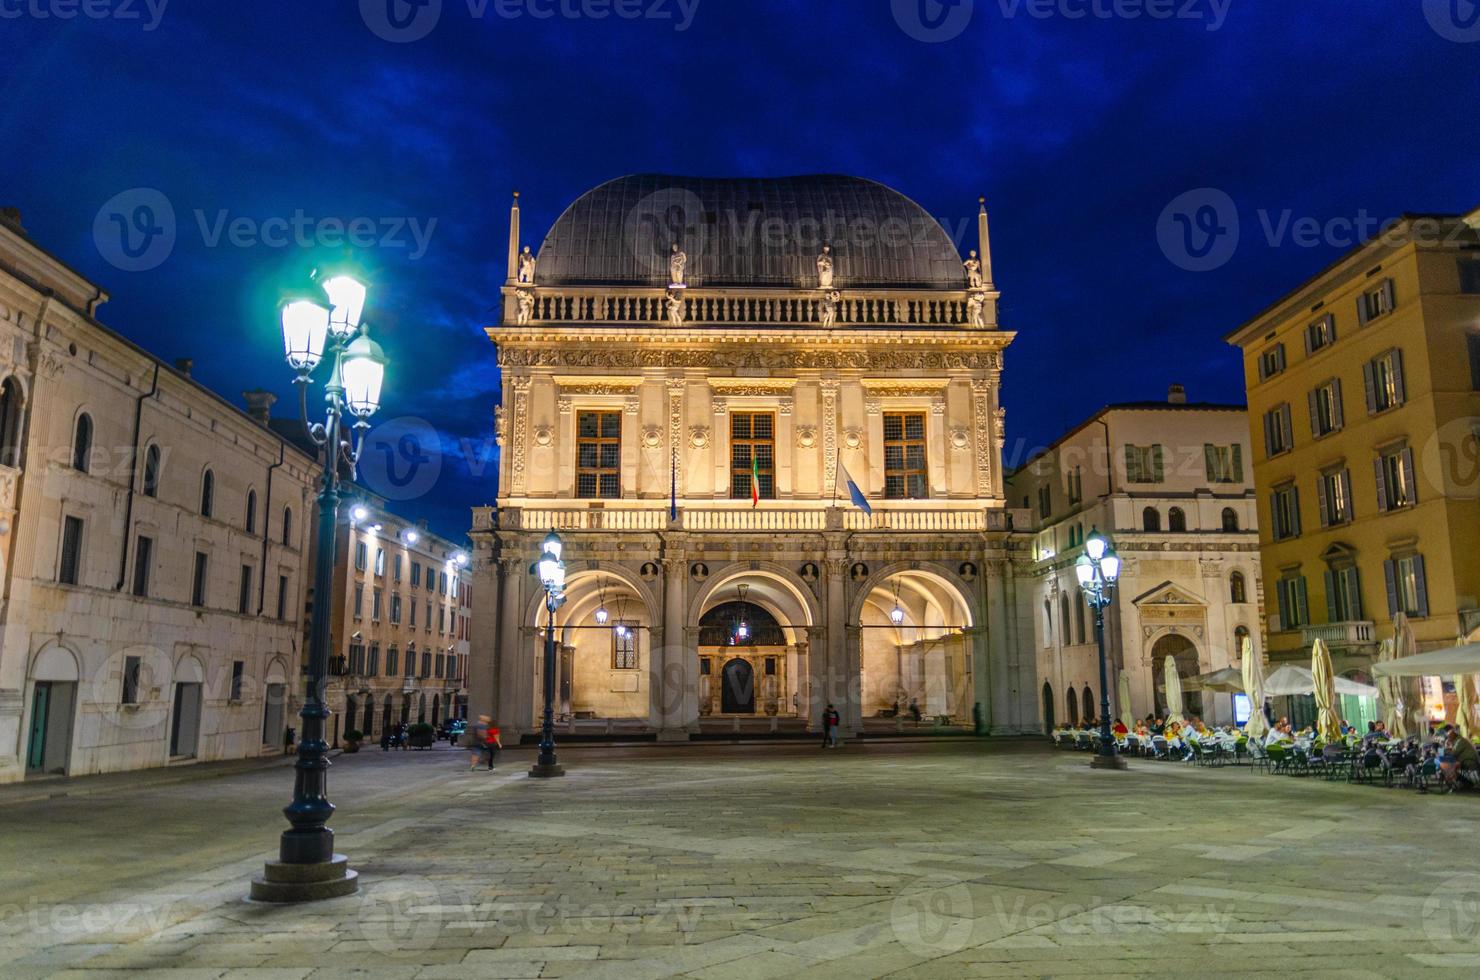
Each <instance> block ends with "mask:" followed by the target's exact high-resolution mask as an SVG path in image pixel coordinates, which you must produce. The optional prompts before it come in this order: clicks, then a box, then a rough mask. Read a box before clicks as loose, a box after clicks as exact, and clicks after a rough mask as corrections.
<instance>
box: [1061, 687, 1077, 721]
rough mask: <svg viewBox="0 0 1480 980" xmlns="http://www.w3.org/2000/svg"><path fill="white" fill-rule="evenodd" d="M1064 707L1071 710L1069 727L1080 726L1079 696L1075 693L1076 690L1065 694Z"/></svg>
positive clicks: (1071, 689)
mask: <svg viewBox="0 0 1480 980" xmlns="http://www.w3.org/2000/svg"><path fill="white" fill-rule="evenodd" d="M1064 707H1065V708H1068V709H1069V726H1070V727H1071V728H1073V727H1075V726H1077V725H1078V724H1079V696H1078V695H1076V694H1075V693H1074V688H1072V687H1071V688H1069V690H1068V691H1066V692H1065V693H1064Z"/></svg>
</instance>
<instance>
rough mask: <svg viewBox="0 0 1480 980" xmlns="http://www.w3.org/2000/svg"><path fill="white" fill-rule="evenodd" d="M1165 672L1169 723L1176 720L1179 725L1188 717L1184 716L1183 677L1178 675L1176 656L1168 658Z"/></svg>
mask: <svg viewBox="0 0 1480 980" xmlns="http://www.w3.org/2000/svg"><path fill="white" fill-rule="evenodd" d="M1163 673H1164V674H1165V676H1166V686H1167V719H1166V720H1167V724H1171V723H1172V722H1174V721H1175V722H1176V723H1177V724H1179V725H1181V724H1185V722H1186V719H1185V718H1183V717H1182V678H1181V677H1179V676H1178V675H1177V658H1176V657H1167V658H1166V670H1165V671H1164V672H1163Z"/></svg>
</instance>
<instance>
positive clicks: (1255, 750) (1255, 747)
mask: <svg viewBox="0 0 1480 980" xmlns="http://www.w3.org/2000/svg"><path fill="white" fill-rule="evenodd" d="M1247 751H1248V753H1249V771H1250V772H1256V771H1258V770H1261V769H1262V770H1263V771H1265V772H1268V771H1269V765H1270V763H1269V753H1268V752H1266V751H1264V743H1263V742H1260V741H1259V740H1258V739H1256V738H1251V739H1249V743H1248V747H1247Z"/></svg>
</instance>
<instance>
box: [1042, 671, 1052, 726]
mask: <svg viewBox="0 0 1480 980" xmlns="http://www.w3.org/2000/svg"><path fill="white" fill-rule="evenodd" d="M1053 727H1054V726H1053V685H1052V684H1050V683H1049V682H1048V681H1044V682H1043V732H1044V734H1045V735H1047V734H1050V733H1052V732H1053Z"/></svg>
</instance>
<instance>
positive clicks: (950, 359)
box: [499, 340, 1002, 371]
mask: <svg viewBox="0 0 1480 980" xmlns="http://www.w3.org/2000/svg"><path fill="white" fill-rule="evenodd" d="M1001 362H1002V355H1001V353H1000V352H998V351H987V350H983V351H940V350H908V349H905V350H901V349H898V348H895V349H888V350H870V349H868V348H866V347H853V348H847V349H840V350H829V349H825V348H824V349H806V348H803V349H797V348H792V347H788V346H782V345H774V346H770V347H767V348H765V349H754V350H753V349H747V348H738V347H720V348H712V349H696V348H658V349H652V348H645V347H644V348H639V347H615V346H600V345H597V346H584V347H551V346H549V345H548V342H547V343H546V344H545V345H542V346H528V347H526V346H521V345H518V344H515V343H513V342H511V341H508V340H505V341H502V342H501V343H500V346H499V366H500V367H506V368H519V367H544V368H611V367H622V368H644V367H652V368H663V367H668V368H684V367H694V368H731V369H755V370H762V369H764V370H780V371H786V370H792V369H795V368H810V369H824V370H826V369H849V370H863V371H946V370H960V371H968V370H969V371H983V370H989V369H993V368H999V367H1000V365H1001Z"/></svg>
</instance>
